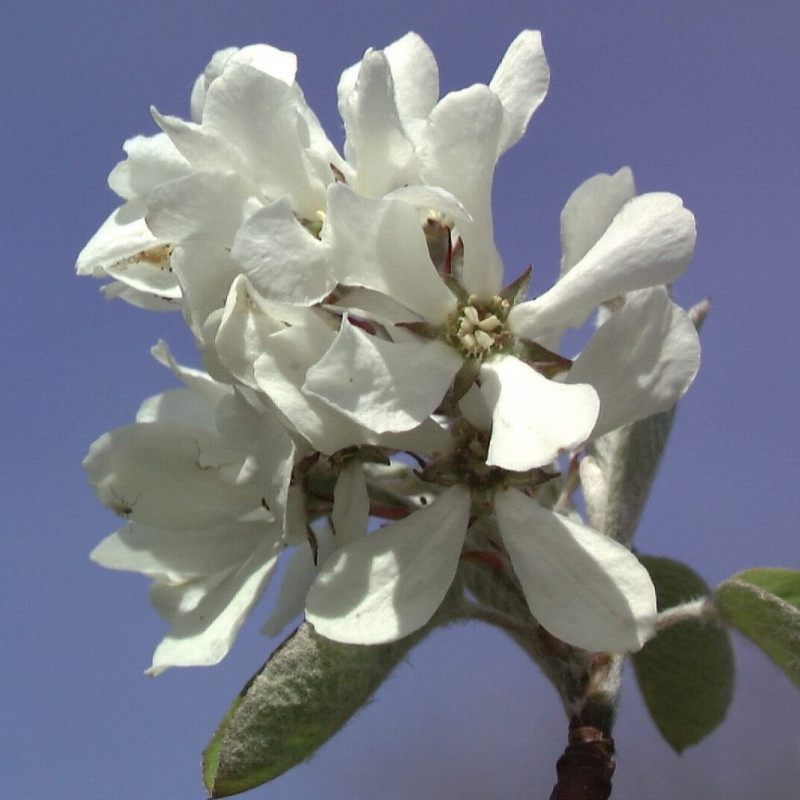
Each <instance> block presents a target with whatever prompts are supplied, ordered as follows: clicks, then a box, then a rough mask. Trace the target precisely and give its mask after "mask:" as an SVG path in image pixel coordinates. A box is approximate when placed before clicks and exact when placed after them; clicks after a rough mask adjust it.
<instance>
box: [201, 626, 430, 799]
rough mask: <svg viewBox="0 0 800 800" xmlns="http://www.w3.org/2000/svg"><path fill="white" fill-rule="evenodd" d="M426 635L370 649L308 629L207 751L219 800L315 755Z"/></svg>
mask: <svg viewBox="0 0 800 800" xmlns="http://www.w3.org/2000/svg"><path fill="white" fill-rule="evenodd" d="M425 632H427V629H423V631H419V632H418V633H417V634H414V635H412V636H407V637H406V638H405V639H401V640H400V641H399V642H393V643H391V644H386V645H374V646H363V645H349V644H341V643H339V642H333V641H330V640H329V639H325V638H323V637H321V636H319V635H317V634H316V633H315V632H314V629H313V628H312V627H311V626H310V625H309V624H308V623H303V624H302V625H300V627H299V628H298V629H297V630H296V631H295V632H294V633H293V634H292V635H291V636H290V637H289V638H288V639H286V641H285V642H284V643H283V644H282V645H281V646H280V647H279V648H278V649H277V650H276V651H275V652H274V653H273V654H272V656H271V657H270V659H269V661H267V663H266V664H265V665H264V666H263V667H262V668H261V670H259V672H257V673H256V674H255V675H254V676H253V677H252V678H251V679H250V681H249V682H248V683H247V685H246V686H245V687H244V688H243V689H242V691H241V692H240V693H239V696H238V697H237V699H236V700H235V701H234V703H233V705H232V706H231V708H230V709H229V711H228V713H227V715H226V716H225V718H224V719H223V720H222V723H221V724H220V726H219V728H218V729H217V732H216V733H215V734H214V737H213V739H212V740H211V742H210V743H209V745H208V747H207V748H206V750H205V752H204V753H203V781H204V783H205V785H206V788H207V789H208V790H209V792H210V793H211V797H212V798H215V797H229V796H230V795H233V794H238V793H239V792H244V791H246V790H248V789H252V788H253V787H255V786H259V785H260V784H262V783H266V782H267V781H270V780H272V779H273V778H276V777H277V776H278V775H280V774H282V773H283V772H286V770H288V769H291V768H292V767H293V766H295V765H296V764H298V763H299V762H301V761H303V760H304V759H306V758H308V757H309V756H311V755H312V754H313V753H314V752H315V751H316V750H317V749H318V748H319V747H321V746H322V745H323V744H324V743H325V742H326V741H327V740H328V739H329V738H330V737H331V736H333V735H334V734H335V733H336V732H337V731H338V730H339V729H340V728H342V726H343V725H344V724H345V723H346V722H347V721H348V720H349V719H350V717H351V716H352V715H353V714H354V713H355V712H356V711H358V709H360V708H361V707H362V706H363V705H364V704H365V703H366V702H367V701H368V700H369V698H370V697H371V696H372V694H373V693H374V692H375V690H376V689H377V688H378V686H380V684H381V683H382V682H383V681H384V680H385V679H386V678H387V677H388V676H389V673H390V672H391V671H392V670H393V669H394V668H395V666H397V664H398V663H399V662H400V661H401V660H402V659H403V658H404V656H405V655H406V653H407V652H408V651H409V650H410V649H411V647H413V646H414V645H415V644H416V643H417V642H418V641H419V640H420V638H422V636H423V635H424V633H425Z"/></svg>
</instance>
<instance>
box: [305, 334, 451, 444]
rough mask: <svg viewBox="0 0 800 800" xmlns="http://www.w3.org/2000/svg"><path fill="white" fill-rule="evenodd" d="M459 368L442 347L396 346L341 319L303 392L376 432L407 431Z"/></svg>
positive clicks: (433, 406)
mask: <svg viewBox="0 0 800 800" xmlns="http://www.w3.org/2000/svg"><path fill="white" fill-rule="evenodd" d="M461 364H462V360H461V357H460V356H459V355H458V353H456V351H455V350H453V348H452V347H449V346H448V345H446V344H444V342H439V341H430V342H422V341H419V342H414V343H410V344H395V343H394V342H388V341H385V340H383V339H378V338H377V337H375V336H369V335H368V334H367V333H365V332H364V331H363V330H361V329H360V328H357V327H356V326H355V325H352V324H351V323H350V322H349V321H348V320H347V318H345V319H343V320H342V326H341V329H340V331H339V335H338V336H337V337H336V340H335V341H334V343H333V344H332V345H331V347H330V349H329V350H328V352H327V353H326V354H325V355H324V356H323V357H322V358H321V359H320V360H319V361H318V362H317V363H316V364H315V365H314V366H313V367H311V369H309V370H308V373H307V375H306V381H305V384H304V385H303V391H304V392H306V393H307V394H311V395H313V396H314V397H318V398H319V399H320V400H322V401H324V402H325V403H327V404H328V405H329V406H331V408H335V409H336V410H337V411H339V412H341V413H342V414H344V415H345V416H346V417H348V418H350V419H352V420H353V421H354V422H357V423H358V424H359V425H363V426H365V427H367V428H369V429H370V430H373V431H375V432H376V433H383V432H386V431H406V430H409V429H411V428H415V427H417V425H420V424H421V423H422V422H423V421H424V420H425V419H427V417H428V416H430V415H431V414H432V413H433V411H434V410H435V409H436V407H437V406H438V405H439V404H440V403H441V402H442V399H443V398H444V395H445V393H446V392H447V389H448V388H449V386H450V383H451V382H452V380H453V378H454V377H455V374H456V373H457V372H458V370H459V369H460V368H461Z"/></svg>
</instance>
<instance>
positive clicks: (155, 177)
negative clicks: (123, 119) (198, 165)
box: [108, 133, 191, 200]
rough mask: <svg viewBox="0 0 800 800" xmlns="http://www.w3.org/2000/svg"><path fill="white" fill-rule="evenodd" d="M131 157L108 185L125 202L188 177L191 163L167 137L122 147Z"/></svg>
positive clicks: (144, 139) (131, 141)
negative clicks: (169, 182)
mask: <svg viewBox="0 0 800 800" xmlns="http://www.w3.org/2000/svg"><path fill="white" fill-rule="evenodd" d="M123 149H124V150H125V152H126V153H127V155H128V157H127V158H126V159H125V161H121V162H120V163H119V164H117V166H116V167H114V169H113V170H111V174H110V175H109V176H108V185H109V186H110V187H111V188H112V189H113V190H114V191H115V192H116V193H117V194H118V195H119V196H120V197H124V198H125V199H126V200H132V199H133V198H135V197H143V196H144V195H146V194H147V193H148V192H149V191H150V190H151V189H153V188H154V187H156V186H158V185H159V184H160V183H166V182H167V181H171V180H173V179H174V178H180V177H182V176H183V175H186V174H188V173H189V171H190V169H191V167H190V165H189V162H188V161H187V160H186V159H185V158H184V157H183V156H182V155H181V154H180V153H179V152H178V151H177V149H176V148H175V145H174V144H173V143H172V142H171V141H170V139H169V137H168V136H167V135H166V134H165V133H158V134H156V135H155V136H134V137H133V138H132V139H128V141H127V142H125V144H124V145H123Z"/></svg>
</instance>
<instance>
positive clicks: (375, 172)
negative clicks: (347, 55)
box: [342, 50, 417, 197]
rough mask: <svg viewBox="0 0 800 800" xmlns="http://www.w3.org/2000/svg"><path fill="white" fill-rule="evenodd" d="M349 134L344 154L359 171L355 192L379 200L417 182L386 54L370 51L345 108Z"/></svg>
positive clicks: (365, 57)
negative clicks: (393, 191)
mask: <svg viewBox="0 0 800 800" xmlns="http://www.w3.org/2000/svg"><path fill="white" fill-rule="evenodd" d="M342 111H343V118H344V122H345V130H346V132H347V142H346V146H345V155H346V157H347V160H348V161H349V162H350V163H351V164H353V165H354V166H355V167H356V171H357V173H356V175H357V177H356V183H355V186H354V188H355V190H356V191H357V192H358V193H359V194H363V195H366V196H367V197H380V196H381V195H384V194H386V192H388V191H390V190H391V189H395V188H397V187H398V186H402V185H403V184H406V183H416V182H417V181H416V180H415V170H414V148H413V147H412V145H411V142H410V141H409V140H408V138H407V137H406V134H405V130H404V128H403V124H402V122H401V121H400V116H399V114H398V111H397V104H396V103H395V98H394V83H393V81H392V74H391V71H390V69H389V62H388V60H387V58H386V55H385V54H384V53H382V52H381V51H379V50H378V51H372V52H368V53H367V54H366V55H365V56H364V60H363V61H362V62H361V69H360V70H359V73H358V80H357V81H356V85H355V88H354V90H353V91H352V92H351V93H350V95H349V97H348V98H347V102H346V103H345V104H344V107H343V109H342Z"/></svg>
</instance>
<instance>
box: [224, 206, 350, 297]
mask: <svg viewBox="0 0 800 800" xmlns="http://www.w3.org/2000/svg"><path fill="white" fill-rule="evenodd" d="M327 251H328V248H327V247H326V246H325V245H324V244H322V242H320V241H319V240H318V239H316V238H315V237H314V236H313V235H312V234H311V233H309V232H308V230H306V228H304V227H303V225H301V224H300V222H299V221H298V220H297V218H296V217H295V215H294V212H293V211H292V207H291V205H290V203H289V199H288V198H286V197H284V198H282V199H280V200H276V201H275V202H274V203H272V204H271V205H269V206H267V207H266V208H263V209H261V210H260V211H256V213H255V214H253V215H252V216H251V217H250V218H249V219H248V220H247V221H246V222H245V223H244V225H242V227H241V228H240V229H239V231H238V233H237V234H236V238H235V239H234V241H233V248H232V249H231V258H232V259H233V260H234V262H236V264H237V265H238V266H239V267H240V269H241V270H242V272H244V274H245V275H247V277H248V278H250V282H251V283H252V284H253V286H254V287H255V288H256V289H257V290H258V291H259V292H261V294H262V295H264V297H269V298H272V299H274V300H279V301H281V302H284V303H297V304H300V305H313V304H314V303H318V302H319V301H321V300H322V299H323V298H324V297H325V296H326V295H328V294H329V293H330V291H331V289H333V287H334V286H335V285H336V280H335V279H334V278H333V277H332V276H331V275H329V274H328V263H327V256H328V252H327Z"/></svg>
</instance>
